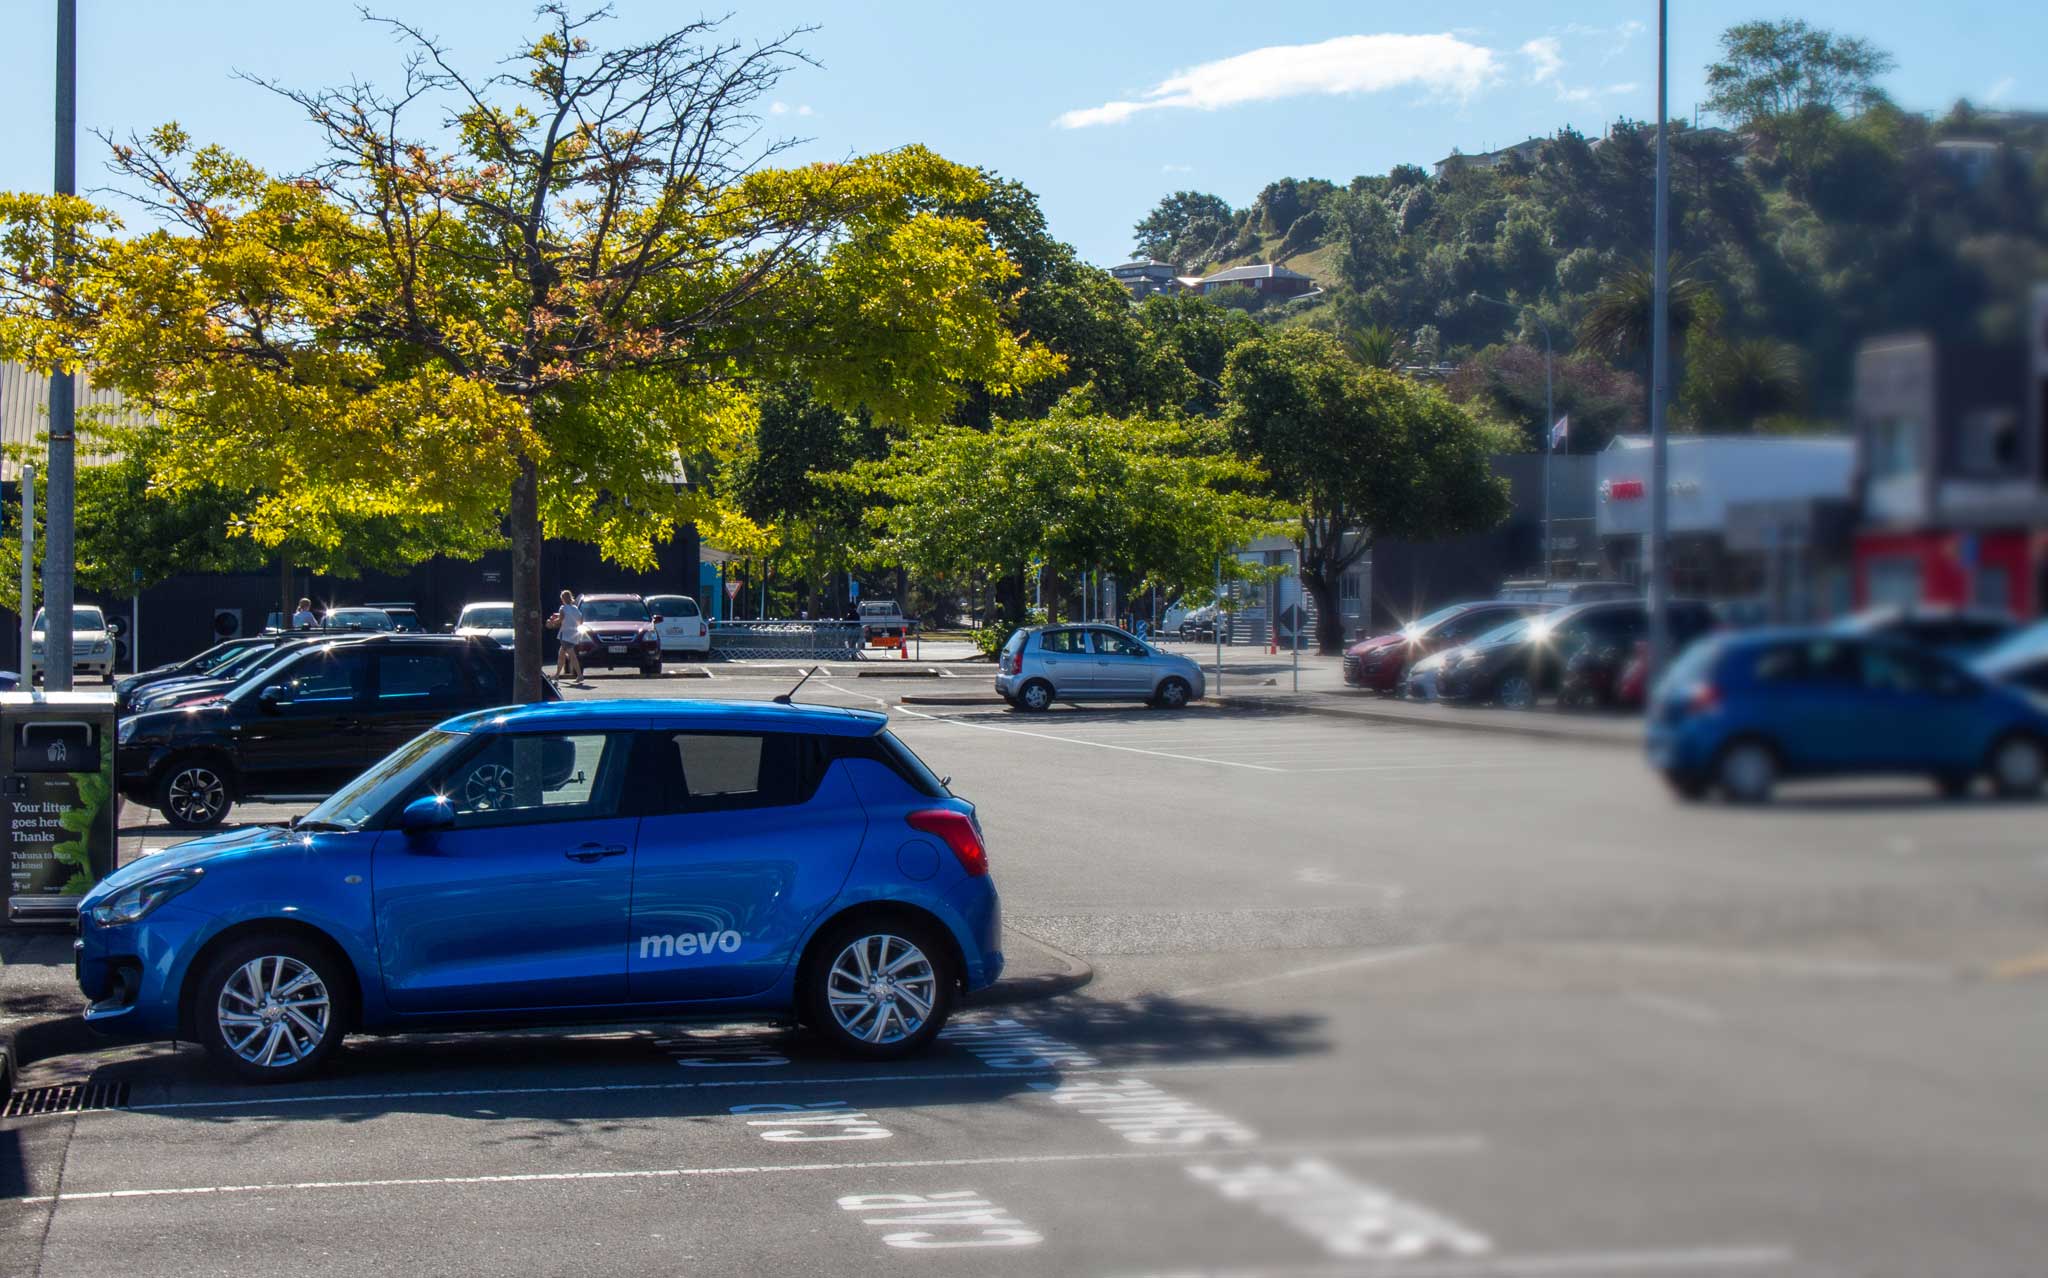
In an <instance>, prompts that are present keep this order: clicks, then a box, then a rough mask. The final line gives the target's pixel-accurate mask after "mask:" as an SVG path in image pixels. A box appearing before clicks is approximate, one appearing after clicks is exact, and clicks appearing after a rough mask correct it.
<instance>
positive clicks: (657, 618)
mask: <svg viewBox="0 0 2048 1278" xmlns="http://www.w3.org/2000/svg"><path fill="white" fill-rule="evenodd" d="M654 624H655V625H657V626H658V625H660V624H661V614H660V613H658V612H657V613H655V614H654Z"/></svg>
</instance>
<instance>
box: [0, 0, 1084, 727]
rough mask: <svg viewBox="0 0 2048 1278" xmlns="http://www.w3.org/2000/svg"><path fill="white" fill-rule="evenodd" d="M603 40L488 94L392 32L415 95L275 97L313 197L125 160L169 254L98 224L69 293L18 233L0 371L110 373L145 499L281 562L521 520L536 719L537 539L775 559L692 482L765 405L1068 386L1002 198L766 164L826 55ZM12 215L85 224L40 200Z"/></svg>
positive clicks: (877, 164) (566, 27)
mask: <svg viewBox="0 0 2048 1278" xmlns="http://www.w3.org/2000/svg"><path fill="white" fill-rule="evenodd" d="M606 16H607V15H605V14H604V13H603V12H602V11H600V12H598V13H596V14H592V15H588V16H583V17H577V16H574V15H572V14H571V13H570V12H569V11H568V10H566V9H565V8H563V7H562V6H561V5H559V4H548V5H544V6H543V7H542V8H541V10H540V18H541V22H542V26H543V30H542V31H541V33H540V35H539V37H538V38H537V39H535V40H533V41H532V42H530V43H529V44H528V45H527V46H526V47H525V48H524V49H523V50H522V51H521V52H520V53H519V54H518V55H517V56H516V57H515V58H514V59H513V69H510V70H499V71H494V72H492V73H490V74H489V75H487V76H475V75H470V74H467V73H465V72H463V71H461V70H459V69H458V68H457V67H456V66H455V65H454V63H453V62H452V60H451V58H450V55H449V54H448V52H447V50H446V49H445V48H444V46H442V45H441V44H439V43H438V42H436V41H435V40H433V39H432V38H430V37H429V36H428V35H426V34H425V33H424V32H422V31H421V30H420V29H419V28H417V27H415V26H411V25H408V24H406V23H402V22H387V23H386V25H387V26H389V27H390V28H391V30H392V31H393V33H394V34H395V35H396V36H397V37H398V39H399V40H400V42H401V43H403V44H404V45H406V46H407V48H408V49H409V55H408V60H407V64H406V67H407V69H406V72H405V81H404V83H403V85H402V86H401V87H399V88H398V89H396V90H395V91H392V92H390V93H383V92H380V91H378V90H377V89H375V88H373V87H371V86H369V85H367V84H365V83H363V82H361V81H356V82H353V83H351V84H350V85H349V86H348V87H345V88H341V89H335V90H326V91H321V92H313V93H306V92H299V91H294V90H286V89H282V88H279V89H278V92H280V93H281V94H282V95H283V98H284V100H285V101H287V102H288V103H291V104H293V105H295V106H297V107H298V108H300V109H302V110H303V111H304V112H305V113H306V115H307V117H308V119H309V121H310V122H311V124H312V125H313V127H314V129H315V131H316V132H317V134H318V136H320V137H321V139H322V140H323V142H324V143H325V148H326V156H325V159H324V160H323V161H322V162H320V163H318V164H316V165H314V166H312V167H311V168H310V169H309V170H308V171H307V172H306V173H305V174H303V175H301V176H298V177H295V178H283V179H280V178H273V177H272V176H270V175H269V174H267V173H265V172H263V171H262V170H259V169H257V168H256V167H255V166H253V165H251V164H249V163H248V162H246V161H244V160H241V159H239V158H237V157H235V156H232V155H229V154H227V153H226V152H224V151H221V150H220V149H218V148H212V147H204V148H197V149H194V148H193V146H192V145H191V142H190V140H189V139H188V138H187V137H186V136H185V134H184V133H183V132H182V131H180V130H178V129H177V128H176V127H175V126H166V127H165V128H162V129H159V130H158V131H156V132H155V133H154V134H152V135H150V136H149V137H148V138H146V139H134V140H132V141H131V142H129V143H127V144H124V145H121V146H117V147H116V148H115V151H114V162H115V165H116V167H117V168H118V169H119V170H120V171H121V172H123V173H125V174H126V175H127V176H128V177H129V179H131V180H132V181H133V182H134V183H136V184H137V185H138V186H139V187H140V189H141V191H142V192H143V194H144V196H145V199H146V200H147V201H148V202H149V203H150V205H151V208H152V210H153V212H154V213H155V214H156V215H157V217H158V218H159V219H160V220H161V222H162V226H161V229H157V230H152V231H149V232H147V233H145V234H141V235H138V236H134V237H122V236H120V235H118V234H115V233H113V232H111V231H107V233H104V234H102V235H100V236H99V237H98V238H97V239H95V240H93V241H92V242H90V243H86V244H82V245H81V250H82V251H81V253H80V255H79V261H80V262H81V263H82V264H83V265H81V267H80V268H79V269H78V270H76V271H74V272H71V273H70V274H68V275H63V276H60V277H57V278H54V279H52V278H51V277H50V267H49V266H48V263H49V262H50V257H49V255H47V254H45V255H44V256H42V257H41V258H40V259H37V260H34V261H30V260H26V255H27V253H29V252H32V251H33V250H35V249H36V248H37V247H38V245H37V244H36V243H34V239H35V236H34V235H29V236H28V237H27V238H26V239H22V238H20V237H14V238H7V239H0V251H7V252H8V253H9V256H10V258H12V259H13V260H12V261H10V263H9V266H10V270H9V271H8V273H7V274H8V277H9V278H10V279H11V280H13V281H15V282H16V284H15V288H14V290H13V293H12V299H13V301H14V302H15V303H16V304H15V305H14V306H13V307H12V308H11V312H10V311H0V350H5V351H6V352H8V353H18V352H25V353H29V354H33V355H36V356H39V357H41V358H42V360H43V363H44V366H48V364H49V363H52V362H59V361H61V362H67V363H74V364H75V363H78V362H83V360H84V359H87V358H89V359H90V360H91V361H92V362H93V363H95V365H96V367H98V368H99V369H100V370H101V371H102V373H103V374H105V375H106V378H107V380H109V381H111V382H113V383H114V384H116V385H119V386H121V387H122V388H123V389H124V390H125V391H127V392H129V393H131V394H134V395H138V396H141V397H144V398H145V399H146V400H147V402H149V403H150V405H151V406H152V407H154V408H157V409H158V410H159V412H160V414H161V417H162V420H163V422H164V436H165V440H166V445H167V447H166V451H165V453H164V455H163V459H162V464H161V465H160V466H159V467H158V469H157V471H156V474H155V478H156V479H157V480H158V481H159V482H160V483H162V484H163V485H164V486H165V487H166V488H167V489H170V490H171V491H178V490H180V489H183V488H189V487H192V486H194V485H197V484H201V483H213V484H216V485H218V486H220V487H222V488H224V489H227V490H230V491H238V492H252V493H258V494H261V496H260V497H259V500H258V503H257V505H256V507H255V508H254V509H253V510H252V511H251V512H250V514H249V524H250V528H251V530H252V535H254V536H255V537H256V538H257V540H258V541H259V542H262V543H264V544H266V545H270V544H277V543H279V542H281V541H282V540H284V539H285V538H286V537H288V536H291V535H297V534H299V533H301V532H303V530H305V529H308V528H315V529H324V530H325V532H326V534H327V535H329V536H333V535H337V533H338V529H339V528H340V527H341V526H342V525H341V521H342V520H343V519H344V518H348V517H366V516H375V515H394V514H395V515H405V514H412V515H427V516H435V517H447V518H449V519H451V520H453V521H454V522H455V523H457V524H459V525H461V526H462V527H464V528H467V529H471V530H484V529H489V530H495V529H496V528H497V527H498V526H499V524H500V521H501V520H502V521H503V523H504V525H505V527H506V528H507V529H508V530H509V536H510V542H511V549H512V595H513V601H514V611H515V621H516V623H517V633H518V642H517V646H516V649H515V666H516V670H517V684H518V691H519V694H520V695H521V696H522V697H524V698H527V699H532V698H534V697H537V696H538V695H539V693H540V687H541V683H540V679H541V663H540V644H539V640H540V632H541V599H540V545H541V539H542V536H543V534H544V533H545V534H547V535H551V536H556V537H571V538H577V539H583V540H588V541H591V542H593V543H595V544H596V545H597V546H599V547H600V549H601V550H602V551H603V552H604V554H605V555H607V556H608V557H609V558H611V559H613V560H615V561H617V562H620V563H624V564H628V565H633V566H645V565H648V564H650V563H651V562H652V560H653V557H654V553H655V547H656V546H658V545H660V544H663V543H665V542H666V541H667V540H668V538H669V537H670V536H671V535H672V533H673V530H674V529H675V528H676V527H677V526H678V525H679V524H681V523H683V522H685V521H690V522H695V523H696V524H697V525H698V526H699V527H700V528H702V529H703V530H704V531H705V532H706V533H707V535H708V536H710V537H711V538H712V539H713V540H716V541H719V542H720V543H722V544H726V545H728V546H734V547H735V548H745V547H747V546H749V545H759V544H763V543H764V540H765V539H764V538H763V537H762V535H761V530H760V529H759V528H758V527H757V526H755V525H753V524H752V523H751V521H749V520H747V519H746V518H745V516H744V515H743V514H742V513H741V512H739V511H738V510H736V509H734V508H732V507H731V506H730V505H728V504H726V503H724V502H721V501H720V500H718V496H717V494H716V492H715V491H712V490H710V489H708V488H706V487H704V486H701V485H694V484H690V483H687V482H685V477H686V475H687V474H688V473H689V471H688V469H687V468H688V466H689V463H690V460H691V459H692V458H697V457H703V456H714V457H716V456H726V455H730V454H731V453H732V452H733V451H734V450H735V449H736V448H737V447H738V446H739V445H740V444H741V443H742V442H743V441H744V440H745V438H746V437H747V435H748V433H749V432H750V431H751V430H752V429H753V427H754V423H755V418H756V410H755V404H754V401H753V398H752V396H751V394H750V391H749V387H750V386H753V385H758V384H765V383H772V382H776V381H780V380H783V379H785V378H789V377H801V378H803V379H805V380H807V381H808V382H809V383H810V385H811V387H812V389H813V392H814V393H815V394H816V395H817V396H818V397H819V398H820V399H822V400H824V401H826V402H828V403H832V404H835V405H838V406H840V407H842V408H848V409H851V408H855V407H859V406H862V405H865V406H867V407H868V408H869V409H871V410H872V411H874V412H875V413H877V414H879V415H883V416H886V417H891V418H899V419H911V418H919V417H926V418H929V417H933V416H937V415H939V414H942V413H944V412H945V411H946V410H948V409H949V408H950V407H951V405H952V404H953V403H954V402H955V401H956V400H957V399H958V397H959V395H960V394H961V391H962V388H963V386H964V385H965V384H967V383H969V382H976V383H980V384H982V385H984V386H987V387H990V388H992V389H993V390H994V391H995V392H996V393H998V394H1000V393H1004V392H1007V391H1008V390H1010V389H1012V388H1014V387H1015V386H1018V385H1021V384H1023V383H1025V382H1027V381H1029V380H1032V379H1034V378H1035V377H1038V376H1042V375H1044V374H1045V373H1047V372H1050V371H1052V370H1053V369H1054V368H1055V367H1056V366H1057V360H1056V359H1055V358H1054V357H1052V356H1050V355H1047V354H1045V353H1044V352H1042V351H1039V350H1036V349H1035V348H1029V347H1027V346H1026V345H1025V344H1024V343H1022V342H1020V341H1019V340H1018V338H1017V337H1016V336H1015V334H1014V332H1013V331H1012V330H1011V328H1010V327H1009V326H1008V325H1007V324H1006V323H1005V322H1004V316H1003V314H1002V310H1001V308H1000V307H999V306H998V304H997V303H996V301H995V300H994V298H993V296H992V290H991V289H990V288H989V287H987V286H988V285H990V284H992V283H994V282H997V281H1000V280H1002V279H1004V278H1007V277H1009V276H1011V275H1012V274H1013V273H1014V271H1015V267H1014V266H1013V265H1012V264H1011V263H1010V262H1009V261H1008V260H1007V259H1006V258H1005V257H1004V256H1003V254H1002V253H1001V252H1000V251H999V250H997V249H996V248H994V247H993V246H991V245H990V244H989V242H988V240H987V237H986V234H985V231H984V228H983V227H982V226H981V225H980V224H979V223H977V222H974V221H972V220H969V219H967V218H964V217H958V216H950V215H947V214H946V213H944V212H941V211H939V210H942V209H944V208H946V207H950V206H957V205H960V204H964V203H967V202H970V201H973V200H975V199H977V198H980V197H981V196H982V194H983V193H984V192H985V191H986V185H987V184H986V183H985V182H984V181H983V179H982V178H981V177H980V175H978V174H976V173H975V172H974V171H973V170H971V169H966V168H963V167H961V166H959V165H955V164H951V163H948V162H947V161H945V160H943V159H941V158H940V157H938V156H936V155H934V154H932V153H931V152H929V151H926V150H924V149H923V148H919V147H906V148H904V149H902V150H899V151H894V152H889V153H886V154H881V155H871V156H863V157H858V158H856V159H853V160H850V161H846V162H842V163H838V164H812V165H807V166H803V167H800V168H778V167H774V165H773V163H772V161H773V160H774V159H775V158H776V157H777V155H778V154H779V152H780V151H781V149H782V145H783V144H781V143H778V142H775V141H773V140H764V139H763V138H762V136H761V134H760V132H759V129H758V125H757V117H756V108H757V106H758V104H759V103H760V102H761V101H762V100H763V98H764V96H765V95H767V94H768V93H770V92H771V91H772V90H773V87H774V85H775V84H776V81H777V78H778V76H779V75H780V74H781V72H782V70H783V69H784V68H785V67H786V66H788V65H789V64H790V63H791V62H792V61H794V60H797V59H799V58H800V57H801V54H800V53H799V52H798V51H797V50H796V49H795V48H794V47H793V46H792V44H791V43H790V41H789V40H788V39H782V40H771V41H768V42H766V43H764V44H760V45H752V46H749V45H743V44H740V43H738V42H735V41H732V40H730V39H728V38H726V37H725V36H723V35H722V34H721V33H720V32H719V30H718V26H717V24H716V23H715V22H696V23H691V24H689V25H687V26H685V27H683V28H681V29H680V30H677V31H675V32H673V33H671V34H668V35H664V36H660V37H658V38H656V39H653V40H650V41H646V42H643V43H639V44H631V45H623V46H616V47H612V48H610V49H606V50H599V49H598V48H597V47H595V46H594V45H593V43H592V42H591V40H590V35H591V32H592V30H593V26H594V24H595V23H597V22H598V21H599V20H600V19H602V18H604V17H606ZM423 116H424V118H422V117H423ZM0 216H4V217H6V218H7V220H8V224H9V225H10V226H11V227H13V228H15V229H16V230H19V229H20V228H22V227H35V226H48V225H54V224H55V223H56V222H57V221H59V220H62V219H70V221H71V222H72V223H74V224H85V223H87V222H89V220H90V217H91V215H90V213H80V212H78V211H76V210H75V209H74V208H73V206H71V205H67V204H62V203H61V202H52V201H47V200H45V201H41V202H38V201H36V200H33V199H29V198H27V197H14V198H13V199H12V200H11V201H10V202H8V203H6V204H0ZM10 320H11V321H12V322H11V323H10V322H9V321H10ZM53 330H54V335H53ZM67 345H69V346H70V347H71V348H72V350H73V353H70V354H68V355H67V354H65V353H63V351H62V349H61V348H63V347H65V346H67ZM223 438H233V439H234V441H235V444H234V447H232V448H223V447H221V446H220V441H221V440H222V439H223Z"/></svg>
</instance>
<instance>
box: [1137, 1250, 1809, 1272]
mask: <svg viewBox="0 0 2048 1278" xmlns="http://www.w3.org/2000/svg"><path fill="white" fill-rule="evenodd" d="M1794 1259H1795V1257H1794V1255H1793V1253H1792V1251H1791V1250H1790V1249H1789V1248H1786V1247H1773V1246H1749V1245H1744V1246H1734V1247H1668V1248H1659V1249H1657V1250H1653V1251H1573V1252H1533V1253H1529V1254H1525V1255H1520V1256H1486V1257H1471V1258H1467V1259H1461V1260H1418V1261H1406V1262H1400V1261H1396V1262H1389V1263H1384V1264H1374V1265H1370V1266H1366V1267H1361V1266H1360V1265H1359V1264H1358V1263H1357V1262H1355V1261H1353V1262H1349V1263H1341V1264H1317V1265H1260V1266H1259V1267H1258V1268H1256V1269H1203V1268H1200V1267H1189V1268H1186V1269H1172V1270H1160V1271H1157V1272H1156V1273H1153V1274H1151V1275H1147V1276H1146V1278H1551V1276H1553V1275H1555V1276H1557V1278H1570V1276H1571V1275H1584V1274H1647V1273H1687V1272H1690V1273H1694V1274H1708V1273H1727V1272H1729V1271H1730V1270H1751V1269H1783V1268H1784V1267H1786V1266H1787V1265H1790V1264H1792V1263H1793V1261H1794Z"/></svg>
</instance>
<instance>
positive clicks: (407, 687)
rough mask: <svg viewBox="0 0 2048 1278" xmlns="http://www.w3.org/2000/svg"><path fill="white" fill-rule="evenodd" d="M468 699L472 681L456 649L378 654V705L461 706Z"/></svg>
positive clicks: (401, 706) (389, 707)
mask: <svg viewBox="0 0 2048 1278" xmlns="http://www.w3.org/2000/svg"><path fill="white" fill-rule="evenodd" d="M468 700H469V683H468V681H467V680H466V679H464V678H463V676H462V662H461V660H460V658H459V657H458V656H457V654H455V653H454V652H450V651H440V652H380V653H378V654H377V704H378V705H380V706H382V707H384V708H385V709H402V708H404V707H405V706H408V705H414V706H444V705H460V704H462V703H464V702H466V701H468Z"/></svg>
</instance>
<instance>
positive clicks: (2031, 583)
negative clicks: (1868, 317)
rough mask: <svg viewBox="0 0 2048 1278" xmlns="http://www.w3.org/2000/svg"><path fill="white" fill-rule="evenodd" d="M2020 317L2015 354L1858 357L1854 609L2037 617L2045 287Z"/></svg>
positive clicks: (2047, 602) (2044, 563)
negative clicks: (1858, 524)
mask: <svg viewBox="0 0 2048 1278" xmlns="http://www.w3.org/2000/svg"><path fill="white" fill-rule="evenodd" d="M2032 309H2033V315H2032V322H2031V323H2030V324H2029V325H2028V328H2027V332H2028V340H2027V344H2026V346H2025V348H2020V347H2015V346H2008V347H2004V348H1996V347H1982V346H1941V345H1939V344H1937V343H1936V342H1935V340H1934V339H1933V338H1932V337H1929V336H1926V335H1922V334H1913V335H1907V336H1901V337H1892V338H1885V339H1880V340H1874V341H1870V342H1866V343H1865V344H1864V345H1863V347H1862V348H1861V349H1860V350H1859V351H1858V352H1857V359H1856V383H1855V401H1854V421H1855V427H1856V433H1857V438H1858V441H1859V443H1860V445H1861V449H1862V458H1863V462H1862V465H1861V467H1860V473H1859V475H1858V489H1859V492H1858V496H1859V498H1860V502H1861V506H1862V513H1863V527H1862V529H1861V530H1860V531H1859V532H1858V534H1857V536H1856V540H1855V570H1856V598H1857V602H1858V603H1859V604H1863V605H1871V604H1908V603H1928V604H1945V605H1951V606H1957V607H1962V606H1971V607H1979V608H1995V609H2002V610H2005V611H2008V612H2011V613H2012V614H2014V615H2015V616H2018V617H2032V616H2038V615H2040V614H2041V613H2042V612H2044V611H2048V285H2043V286H2041V287H2038V288H2036V290H2035V292H2034V299H2033V308H2032Z"/></svg>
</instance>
